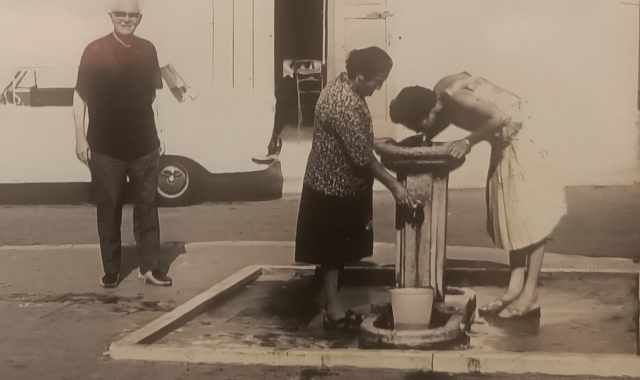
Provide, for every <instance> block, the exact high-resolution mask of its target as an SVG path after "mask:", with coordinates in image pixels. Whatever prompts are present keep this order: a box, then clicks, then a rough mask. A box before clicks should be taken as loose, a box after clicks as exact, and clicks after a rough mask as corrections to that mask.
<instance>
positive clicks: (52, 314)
mask: <svg viewBox="0 0 640 380" xmlns="http://www.w3.org/2000/svg"><path fill="white" fill-rule="evenodd" d="M163 252H164V256H163V257H164V259H165V260H164V262H165V263H167V264H170V268H171V271H170V273H171V274H172V275H173V276H174V278H175V279H176V285H175V286H174V287H172V288H155V287H149V286H146V285H144V284H142V283H141V282H139V281H138V280H137V279H136V276H135V272H133V273H132V270H134V268H135V255H134V254H133V251H132V250H131V249H127V252H125V253H126V254H127V256H126V257H128V258H130V259H131V260H130V261H129V262H127V263H125V265H124V267H125V268H124V273H125V276H126V277H125V279H124V281H123V283H122V284H121V286H120V287H119V288H118V289H116V290H104V289H101V288H100V287H99V286H98V285H97V283H96V281H97V277H98V275H99V273H100V265H99V260H98V253H97V250H96V249H95V248H93V247H74V248H69V247H59V248H53V247H51V248H40V249H35V248H22V249H20V248H7V247H4V248H2V249H0V263H2V265H0V279H1V280H0V313H1V314H2V318H1V319H0V331H1V332H2V337H3V339H0V379H11V380H13V379H16V380H18V379H25V380H26V379H132V380H133V379H136V380H138V379H140V380H146V379H149V380H151V379H154V380H164V379H167V380H169V379H211V378H214V379H240V380H243V379H256V378H266V379H368V378H375V379H404V380H417V379H442V378H444V379H492V378H498V379H501V378H509V377H491V376H490V377H479V376H459V377H447V376H444V375H442V376H440V375H438V376H435V375H433V374H419V373H412V372H402V371H380V370H375V371H373V370H371V371H369V370H351V369H332V370H327V371H320V370H317V369H309V368H270V367H262V366H251V367H247V366H211V365H185V364H179V363H176V364H172V363H145V362H133V361H114V360H111V359H110V358H109V357H107V356H105V355H104V354H103V353H104V352H105V351H106V350H107V349H108V346H109V344H110V343H111V342H112V341H114V340H117V339H118V338H120V337H122V336H123V335H124V334H126V333H127V332H130V331H132V330H134V329H137V328H139V327H141V326H142V325H144V324H145V323H147V322H149V321H151V320H153V319H155V318H157V317H158V316H160V315H161V314H162V313H164V312H166V311H168V310H171V309H172V308H173V307H175V306H176V305H179V304H181V303H183V302H185V301H186V300H188V299H189V298H191V297H193V296H194V295H196V294H198V293H200V292H202V291H203V290H205V289H207V288H208V287H210V286H211V285H212V284H214V283H216V282H218V281H220V280H221V279H223V278H224V277H226V276H227V275H229V274H231V273H233V272H235V271H236V270H238V269H240V268H241V267H243V266H245V265H247V264H249V263H264V264H286V263H289V262H290V261H291V254H292V245H291V244H272V245H267V246H264V245H262V246H260V245H255V244H251V243H245V244H220V243H190V244H186V245H173V244H168V245H165V246H164V250H163ZM450 253H451V256H452V257H453V258H467V259H473V260H476V261H488V260H493V261H500V260H501V256H500V255H499V254H496V251H494V250H489V249H474V248H456V247H453V248H452V249H451V250H450ZM374 258H375V261H377V262H379V263H388V262H391V261H392V260H393V249H392V247H390V246H389V245H381V246H380V245H379V246H378V247H377V250H376V254H375V255H374ZM602 262H603V259H591V258H585V257H577V256H575V257H572V258H568V257H566V256H563V255H553V254H551V255H549V260H547V265H549V266H565V265H566V266H579V265H582V266H594V265H596V266H597V265H598V263H602ZM606 263H607V266H608V267H612V268H616V267H617V268H621V267H628V266H629V265H630V263H629V261H628V260H622V259H607V260H606ZM518 378H522V377H518ZM528 378H532V379H533V378H535V379H556V377H535V376H532V377H528Z"/></svg>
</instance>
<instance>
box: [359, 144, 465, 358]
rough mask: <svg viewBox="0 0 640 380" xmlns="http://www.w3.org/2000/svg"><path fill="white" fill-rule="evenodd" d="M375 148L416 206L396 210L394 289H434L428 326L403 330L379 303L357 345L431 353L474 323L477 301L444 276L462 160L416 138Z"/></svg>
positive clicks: (435, 145) (365, 324)
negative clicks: (451, 191) (455, 175)
mask: <svg viewBox="0 0 640 380" xmlns="http://www.w3.org/2000/svg"><path fill="white" fill-rule="evenodd" d="M375 149H376V152H377V153H378V154H379V155H380V156H381V158H382V163H383V164H384V165H385V166H386V167H387V168H389V169H390V170H392V171H394V172H395V173H396V174H397V177H398V180H399V181H400V182H401V183H403V184H404V185H405V186H406V188H407V190H408V191H409V193H410V194H411V195H412V196H413V198H414V200H416V201H417V202H419V203H418V205H417V206H416V207H415V208H412V209H407V208H403V207H399V206H397V207H396V231H397V236H396V265H395V287H396V288H397V289H402V288H412V289H421V288H423V289H432V292H433V308H432V310H428V312H429V313H430V314H431V318H428V319H429V320H430V323H429V325H428V326H427V325H424V326H413V327H407V328H402V327H400V326H399V325H398V323H394V318H393V316H394V311H393V310H392V308H391V304H386V305H378V307H376V308H375V309H376V310H377V312H374V313H372V314H371V315H370V316H369V317H367V318H366V319H365V320H364V322H363V324H362V334H361V338H360V345H361V346H363V347H398V348H425V349H429V348H434V347H436V346H438V345H443V344H446V343H447V342H452V341H456V340H459V339H460V338H463V337H464V336H465V330H468V329H469V327H470V325H471V323H472V319H473V316H474V314H475V307H476V298H475V294H474V293H473V292H472V291H471V290H469V289H465V288H452V287H447V286H445V280H446V279H445V277H444V273H445V263H446V250H447V239H446V232H447V200H448V196H447V194H448V193H447V192H448V182H449V173H450V172H451V171H453V170H455V169H457V168H458V167H460V166H461V165H462V164H463V162H464V159H455V158H453V157H452V156H450V155H449V154H448V153H447V151H446V150H445V148H444V146H443V145H442V144H433V143H431V142H426V141H424V140H422V136H420V135H418V136H413V137H410V138H408V139H405V140H403V141H401V142H400V143H396V142H395V141H394V140H390V139H386V140H383V141H378V142H376V144H375ZM445 299H447V301H445ZM449 299H451V300H450V301H449Z"/></svg>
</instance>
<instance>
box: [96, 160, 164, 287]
mask: <svg viewBox="0 0 640 380" xmlns="http://www.w3.org/2000/svg"><path fill="white" fill-rule="evenodd" d="M159 159H160V156H159V153H158V151H157V150H155V151H153V152H152V153H150V154H147V155H145V156H142V157H140V158H138V159H135V160H133V161H122V160H118V159H116V158H113V157H111V156H107V155H104V154H99V153H95V152H92V155H91V161H90V163H89V167H90V169H91V180H92V185H93V191H94V196H95V201H96V207H97V216H98V235H99V237H100V253H101V255H102V266H103V268H104V272H105V274H116V273H119V272H120V263H121V258H122V242H121V237H120V230H121V226H122V205H123V201H124V193H125V183H126V178H127V176H128V177H129V180H130V182H131V184H132V187H133V197H134V199H133V200H134V209H133V231H134V235H135V239H136V248H137V250H138V254H139V255H140V258H141V260H140V270H141V271H142V273H145V272H146V271H148V270H156V269H157V265H158V257H157V256H158V253H159V252H160V224H159V220H158V208H157V206H156V188H157V186H158V167H159Z"/></svg>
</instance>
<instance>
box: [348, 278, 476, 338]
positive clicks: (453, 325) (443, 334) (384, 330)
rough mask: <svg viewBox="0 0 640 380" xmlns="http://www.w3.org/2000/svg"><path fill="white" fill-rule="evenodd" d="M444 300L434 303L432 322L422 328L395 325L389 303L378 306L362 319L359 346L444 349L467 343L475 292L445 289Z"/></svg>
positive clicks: (474, 306) (473, 312)
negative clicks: (404, 327) (396, 327)
mask: <svg viewBox="0 0 640 380" xmlns="http://www.w3.org/2000/svg"><path fill="white" fill-rule="evenodd" d="M445 294H446V297H445V299H446V302H445V303H436V304H434V305H433V311H432V316H431V325H430V326H429V328H425V329H402V330H398V329H395V328H394V322H393V312H392V310H391V305H390V304H385V305H383V306H381V307H378V308H377V310H378V312H377V313H372V314H371V315H369V316H368V317H367V318H365V320H364V321H363V322H362V326H361V330H362V333H361V334H360V339H359V343H360V347H362V348H402V349H419V350H430V349H431V350H432V349H438V348H440V349H446V348H452V347H455V346H456V345H464V344H466V343H468V337H467V335H466V333H467V332H469V330H470V329H471V324H472V323H473V319H474V316H475V312H476V294H475V292H474V291H472V290H471V289H468V288H453V287H449V288H447V289H446V292H445Z"/></svg>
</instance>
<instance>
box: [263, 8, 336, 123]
mask: <svg viewBox="0 0 640 380" xmlns="http://www.w3.org/2000/svg"><path fill="white" fill-rule="evenodd" d="M325 26H326V0H304V1H300V0H275V36H274V37H275V38H274V41H275V43H274V44H275V46H274V50H275V52H274V56H275V62H274V63H275V64H274V80H275V88H276V99H277V102H278V106H279V107H280V108H281V109H280V110H279V111H282V114H283V119H284V120H285V122H286V124H287V126H288V127H290V126H294V127H297V126H298V125H300V126H302V127H304V128H303V129H307V130H309V129H311V128H308V127H310V126H311V125H313V110H314V107H315V102H316V100H317V94H314V93H310V94H305V95H304V96H301V99H300V102H301V108H302V111H303V112H302V122H301V123H298V88H297V85H296V80H295V76H294V73H293V69H294V67H293V66H292V65H293V64H295V62H296V61H300V60H315V61H318V62H319V63H320V65H321V73H322V76H321V77H322V78H326V64H325V63H326V48H325V43H326V38H325V30H326V27H325ZM288 129H291V128H288ZM296 129H297V128H296ZM285 132H286V130H285Z"/></svg>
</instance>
